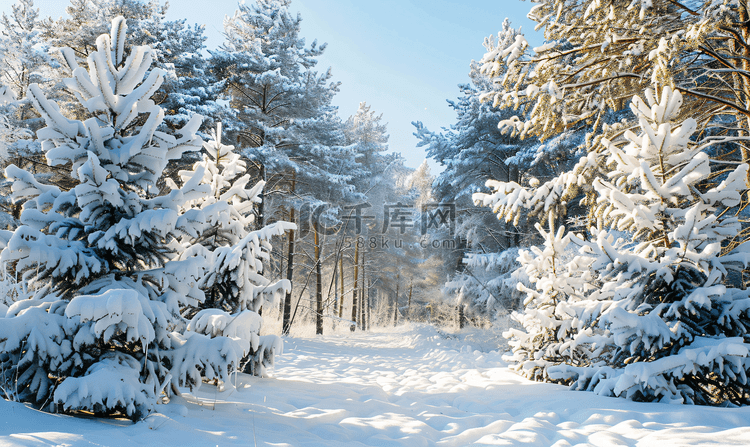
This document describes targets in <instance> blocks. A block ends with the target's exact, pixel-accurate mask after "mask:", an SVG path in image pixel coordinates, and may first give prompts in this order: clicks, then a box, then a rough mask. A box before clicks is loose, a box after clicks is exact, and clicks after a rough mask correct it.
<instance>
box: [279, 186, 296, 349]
mask: <svg viewBox="0 0 750 447" xmlns="http://www.w3.org/2000/svg"><path fill="white" fill-rule="evenodd" d="M296 183H297V181H296V177H293V178H292V191H291V192H292V193H294V189H295V187H296ZM294 221H295V218H294V207H291V209H290V210H289V222H294ZM287 251H288V253H287V259H286V279H288V280H289V281H290V282H291V281H292V277H293V276H294V230H289V248H288V250H287ZM282 321H283V323H282V326H281V327H282V333H283V334H284V335H289V331H290V330H291V321H292V291H291V289H290V290H289V292H288V293H287V294H286V296H285V297H284V318H283V320H282Z"/></svg>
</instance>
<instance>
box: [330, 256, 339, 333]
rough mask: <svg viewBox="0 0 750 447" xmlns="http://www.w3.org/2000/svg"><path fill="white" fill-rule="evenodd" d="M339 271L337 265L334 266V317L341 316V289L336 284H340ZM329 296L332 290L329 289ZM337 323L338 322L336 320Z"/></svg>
mask: <svg viewBox="0 0 750 447" xmlns="http://www.w3.org/2000/svg"><path fill="white" fill-rule="evenodd" d="M338 272H339V271H338V269H337V268H336V264H335V263H334V264H333V316H334V317H335V316H336V315H338V314H339V307H340V304H339V289H338V288H337V287H336V282H338ZM328 293H329V295H330V293H331V292H330V289H329V292H328ZM334 321H336V320H334Z"/></svg>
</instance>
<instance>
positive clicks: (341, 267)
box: [339, 253, 344, 318]
mask: <svg viewBox="0 0 750 447" xmlns="http://www.w3.org/2000/svg"><path fill="white" fill-rule="evenodd" d="M339 278H340V281H341V304H339V318H342V317H343V316H344V254H343V253H341V256H339Z"/></svg>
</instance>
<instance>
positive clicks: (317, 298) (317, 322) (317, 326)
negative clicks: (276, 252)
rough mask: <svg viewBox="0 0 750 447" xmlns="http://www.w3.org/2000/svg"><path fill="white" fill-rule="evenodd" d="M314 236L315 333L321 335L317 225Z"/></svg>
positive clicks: (321, 285)
mask: <svg viewBox="0 0 750 447" xmlns="http://www.w3.org/2000/svg"><path fill="white" fill-rule="evenodd" d="M313 235H314V237H315V280H316V284H315V304H316V306H315V307H316V312H315V334H316V335H323V275H322V272H321V268H320V234H319V233H318V229H317V227H316V228H315V229H314V230H313Z"/></svg>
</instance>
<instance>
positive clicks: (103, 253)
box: [0, 17, 242, 420]
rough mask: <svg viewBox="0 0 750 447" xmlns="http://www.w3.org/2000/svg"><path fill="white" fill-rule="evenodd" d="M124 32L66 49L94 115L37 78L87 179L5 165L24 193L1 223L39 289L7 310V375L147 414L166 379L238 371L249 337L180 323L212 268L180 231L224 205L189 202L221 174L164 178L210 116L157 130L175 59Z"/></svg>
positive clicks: (62, 141)
mask: <svg viewBox="0 0 750 447" xmlns="http://www.w3.org/2000/svg"><path fill="white" fill-rule="evenodd" d="M125 38H126V24H125V20H124V18H122V17H118V18H116V19H114V20H113V21H112V27H111V33H110V34H109V35H107V34H104V35H101V36H100V37H99V38H98V39H97V41H96V47H97V50H96V51H93V52H91V53H90V54H89V57H88V60H87V62H88V64H87V66H88V70H86V69H84V68H83V67H80V66H79V65H78V62H77V58H76V57H75V54H74V53H73V51H72V50H70V49H62V50H61V51H62V54H63V56H64V59H65V61H66V62H67V64H68V66H69V67H70V69H71V71H72V77H71V78H68V79H65V81H64V82H65V85H66V86H67V87H68V88H69V89H70V90H71V91H73V92H74V93H75V96H76V98H78V100H79V102H80V105H81V107H82V109H83V110H85V111H86V113H87V116H88V117H87V118H86V119H85V120H72V119H68V118H66V117H65V116H63V114H62V113H61V111H60V109H59V108H58V106H57V105H56V104H55V103H54V102H51V101H49V100H48V99H47V98H46V97H45V95H44V94H43V93H42V92H41V90H40V88H39V87H38V86H37V85H31V86H30V87H29V89H28V91H27V96H28V98H29V99H30V100H31V102H32V103H33V104H34V107H35V109H36V110H37V112H38V113H39V114H40V115H41V116H42V117H43V119H44V121H45V123H46V127H44V128H43V129H41V130H39V131H38V132H37V136H38V138H39V139H40V140H42V149H43V150H44V152H45V154H46V157H47V160H48V163H49V165H50V166H59V167H62V168H64V169H69V170H70V175H71V176H72V177H73V178H74V179H75V180H76V181H77V183H78V184H77V185H76V186H75V187H74V188H71V189H69V190H62V189H60V188H58V187H56V186H54V185H48V184H44V183H42V182H40V181H38V180H37V179H35V178H34V176H33V175H31V174H30V173H28V172H26V171H23V170H21V169H20V168H17V167H15V166H10V167H8V168H7V169H6V176H8V177H10V178H12V179H14V184H13V199H14V200H18V201H25V203H24V204H23V211H22V214H21V219H20V220H21V226H20V227H19V228H18V229H17V230H15V231H13V232H10V231H5V232H3V233H2V242H3V243H2V245H3V251H2V253H1V254H0V261H1V262H2V263H3V265H4V266H5V267H6V268H7V269H8V270H9V272H11V274H13V275H14V276H15V275H18V278H19V279H20V280H22V281H23V282H24V283H25V285H27V286H28V288H29V289H30V290H32V291H33V292H34V294H33V297H32V298H31V299H27V300H22V301H18V302H16V303H15V304H13V305H12V306H11V307H10V308H9V309H8V311H7V313H6V315H5V317H4V318H3V319H2V322H0V363H1V365H0V371H2V375H1V376H0V378H1V379H2V383H3V387H4V388H5V389H6V390H7V389H10V390H14V392H15V393H16V396H15V397H16V398H18V399H20V400H24V401H28V402H32V403H34V404H36V405H38V406H39V407H40V408H42V409H45V410H48V411H75V410H87V411H92V412H95V413H115V412H120V413H123V414H126V415H128V416H129V417H131V418H132V419H134V420H137V419H141V418H143V417H145V415H147V414H148V413H149V412H151V411H152V410H153V408H154V405H155V404H156V402H157V399H158V398H159V396H160V395H161V394H162V392H166V393H169V392H170V391H171V390H177V387H178V386H182V385H188V386H191V385H197V384H200V382H201V379H202V378H203V379H220V380H224V381H226V380H227V379H228V376H229V374H230V373H231V372H232V371H233V370H234V369H235V367H236V366H237V365H238V364H239V360H240V358H241V357H242V347H241V346H240V343H238V342H237V341H236V340H233V339H231V338H227V337H214V338H210V337H207V336H205V335H202V334H198V333H195V332H192V333H191V332H186V333H185V334H181V333H180V332H181V331H183V329H184V327H185V322H184V320H183V319H182V317H181V316H180V310H181V308H183V307H185V306H188V305H192V306H195V305H197V304H198V303H199V302H201V301H202V300H203V299H204V294H203V292H202V291H201V290H200V288H199V281H200V279H201V278H203V276H204V274H205V271H206V269H208V268H211V265H210V264H209V262H208V260H207V259H206V257H205V256H201V255H199V254H198V255H195V256H190V257H187V256H183V257H182V258H178V257H177V255H179V254H180V253H181V252H182V250H183V249H184V247H183V246H182V244H181V243H180V241H181V240H182V239H183V238H184V236H185V235H190V236H193V237H200V236H201V235H202V234H203V233H204V232H205V231H206V230H207V229H208V228H210V227H211V224H210V222H212V219H213V218H214V215H212V211H213V210H209V209H201V210H199V209H189V210H187V211H185V210H184V208H185V204H186V203H188V202H190V201H194V200H199V199H201V198H202V197H204V196H205V195H207V194H208V193H209V192H210V190H211V187H210V185H208V184H201V183H200V181H201V180H202V179H203V174H202V172H199V173H196V175H195V176H193V178H192V179H191V180H190V181H189V182H187V183H185V184H184V185H183V186H182V187H181V188H178V189H176V188H168V187H166V188H167V191H166V193H165V194H160V189H159V188H158V187H157V186H156V185H157V184H158V183H159V180H160V177H161V175H162V172H163V171H164V168H165V167H166V165H167V163H168V162H169V161H170V160H175V159H178V158H180V157H181V155H182V154H183V153H184V152H186V151H195V150H197V149H199V148H200V144H201V140H200V138H198V137H196V136H195V131H196V130H197V128H198V126H199V125H200V121H201V117H200V116H199V115H196V116H193V118H192V119H191V120H190V121H189V122H188V123H187V125H186V126H185V127H184V128H182V129H181V130H180V132H179V133H180V134H181V136H175V135H172V134H167V133H164V132H160V131H158V130H157V128H158V127H159V125H160V124H161V122H162V120H163V119H164V112H163V110H162V109H161V108H160V107H159V106H157V105H155V104H154V102H153V101H152V100H151V99H150V96H151V95H152V94H153V93H154V91H156V89H158V87H159V85H160V84H161V82H162V79H163V77H164V72H163V71H162V70H160V69H158V68H154V69H151V70H150V74H149V75H148V76H147V77H146V76H145V74H146V72H147V71H148V70H149V69H150V68H151V64H152V61H153V51H152V49H151V48H149V47H147V46H140V47H135V48H133V50H132V52H131V53H130V54H129V55H128V56H127V58H126V52H125V51H124V49H125ZM144 77H146V79H145V80H144ZM203 169H204V168H203V167H200V168H199V170H203ZM221 207H222V206H219V208H221Z"/></svg>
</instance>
